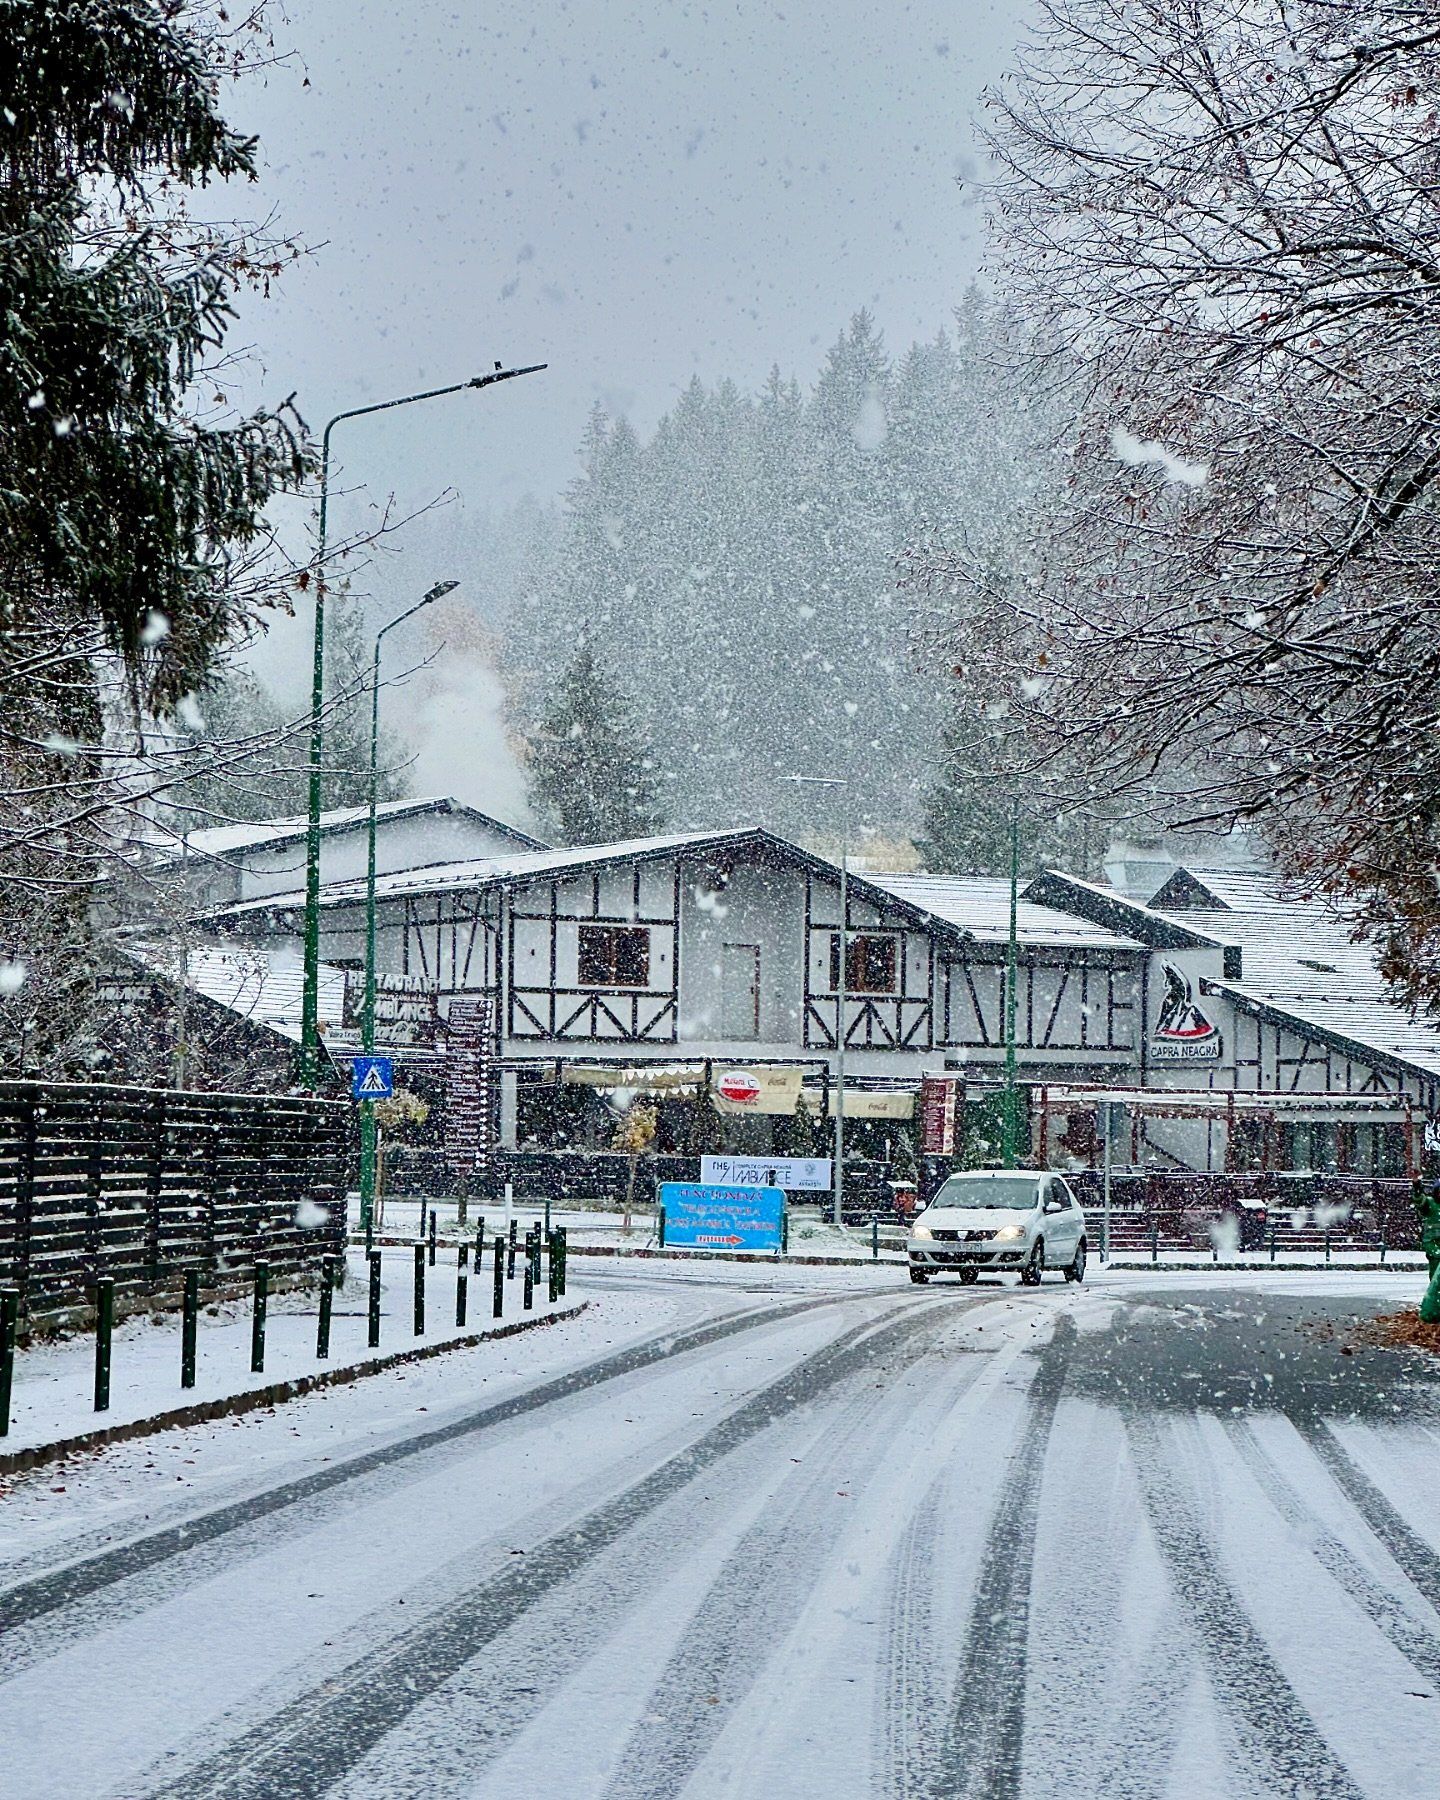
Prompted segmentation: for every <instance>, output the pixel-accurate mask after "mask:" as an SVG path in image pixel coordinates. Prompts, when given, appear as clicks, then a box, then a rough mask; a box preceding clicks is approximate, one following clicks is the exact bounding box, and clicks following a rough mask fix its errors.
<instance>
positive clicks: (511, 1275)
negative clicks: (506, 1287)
mask: <svg viewBox="0 0 1440 1800" xmlns="http://www.w3.org/2000/svg"><path fill="white" fill-rule="evenodd" d="M505 1276H506V1279H507V1280H508V1281H513V1280H514V1279H515V1221H514V1219H512V1220H511V1221H510V1244H509V1250H508V1254H507V1257H506V1265H505Z"/></svg>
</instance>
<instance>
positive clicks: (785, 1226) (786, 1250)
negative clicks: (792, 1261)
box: [780, 1206, 790, 1256]
mask: <svg viewBox="0 0 1440 1800" xmlns="http://www.w3.org/2000/svg"><path fill="white" fill-rule="evenodd" d="M780 1254H781V1255H782V1256H788V1255H789V1254H790V1208H789V1207H788V1206H782V1207H781V1208H780Z"/></svg>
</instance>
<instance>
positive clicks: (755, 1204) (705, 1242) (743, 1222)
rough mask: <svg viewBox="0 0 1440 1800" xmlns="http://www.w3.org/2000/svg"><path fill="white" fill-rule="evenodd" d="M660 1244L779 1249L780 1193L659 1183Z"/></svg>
mask: <svg viewBox="0 0 1440 1800" xmlns="http://www.w3.org/2000/svg"><path fill="white" fill-rule="evenodd" d="M660 1204H661V1205H662V1206H663V1207H664V1208H665V1242H666V1243H667V1244H682V1245H684V1244H689V1245H693V1246H694V1247H695V1248H696V1249H697V1250H778V1249H779V1248H780V1221H781V1219H782V1218H783V1217H784V1213H785V1195H784V1193H783V1192H782V1191H781V1189H779V1188H777V1187H702V1186H701V1185H700V1184H699V1183H698V1182H690V1181H666V1182H662V1183H661V1187H660Z"/></svg>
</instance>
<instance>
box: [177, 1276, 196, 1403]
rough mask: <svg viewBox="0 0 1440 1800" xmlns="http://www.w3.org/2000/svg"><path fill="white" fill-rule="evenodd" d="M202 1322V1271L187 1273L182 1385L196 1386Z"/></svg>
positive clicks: (183, 1320) (181, 1364)
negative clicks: (198, 1334)
mask: <svg viewBox="0 0 1440 1800" xmlns="http://www.w3.org/2000/svg"><path fill="white" fill-rule="evenodd" d="M199 1322H200V1271H199V1270H198V1269H187V1270H186V1271H185V1297H184V1310H183V1313H182V1315H181V1320H180V1385H181V1387H182V1388H193V1387H194V1385H195V1333H196V1328H197V1326H198V1325H199Z"/></svg>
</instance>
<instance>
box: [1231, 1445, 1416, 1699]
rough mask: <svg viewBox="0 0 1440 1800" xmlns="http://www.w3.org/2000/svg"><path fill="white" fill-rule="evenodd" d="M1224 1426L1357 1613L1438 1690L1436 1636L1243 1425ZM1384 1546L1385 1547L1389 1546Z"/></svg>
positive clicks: (1263, 1489)
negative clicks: (1304, 1496)
mask: <svg viewBox="0 0 1440 1800" xmlns="http://www.w3.org/2000/svg"><path fill="white" fill-rule="evenodd" d="M1223 1424H1224V1427H1225V1431H1226V1435H1227V1436H1228V1437H1229V1438H1230V1441H1231V1442H1232V1443H1233V1444H1234V1446H1235V1448H1236V1450H1237V1451H1238V1452H1239V1455H1240V1458H1241V1460H1242V1461H1243V1462H1244V1464H1245V1466H1246V1468H1247V1469H1248V1470H1249V1471H1250V1473H1251V1474H1252V1475H1253V1476H1254V1478H1255V1480H1256V1482H1257V1483H1258V1485H1259V1487H1260V1491H1261V1492H1262V1493H1263V1494H1264V1495H1265V1498H1266V1499H1267V1500H1268V1501H1269V1502H1270V1504H1271V1505H1272V1506H1273V1507H1274V1508H1275V1510H1276V1512H1277V1513H1279V1515H1280V1517H1281V1518H1282V1519H1284V1521H1285V1523H1286V1524H1287V1525H1289V1526H1290V1527H1291V1528H1292V1529H1293V1530H1295V1531H1297V1532H1300V1533H1302V1534H1303V1535H1304V1536H1305V1538H1306V1540H1307V1547H1308V1548H1309V1550H1310V1551H1311V1552H1312V1554H1313V1555H1314V1556H1315V1559H1316V1560H1317V1561H1318V1562H1319V1564H1320V1566H1321V1567H1322V1568H1323V1569H1324V1570H1325V1572H1326V1574H1327V1575H1329V1576H1330V1577H1331V1579H1332V1580H1333V1581H1334V1582H1335V1583H1336V1585H1337V1586H1338V1587H1340V1588H1341V1589H1343V1591H1344V1592H1345V1593H1346V1594H1347V1595H1348V1596H1349V1597H1350V1599H1352V1600H1353V1601H1354V1602H1355V1604H1356V1605H1357V1606H1358V1607H1360V1608H1361V1609H1362V1611H1363V1612H1364V1613H1365V1614H1366V1616H1367V1617H1368V1618H1369V1620H1370V1622H1371V1624H1372V1625H1374V1626H1375V1628H1376V1629H1377V1630H1378V1631H1380V1632H1381V1633H1383V1635H1384V1636H1385V1637H1387V1638H1388V1639H1389V1640H1390V1642H1391V1643H1392V1644H1393V1645H1394V1646H1395V1648H1396V1649H1397V1650H1398V1651H1399V1652H1400V1654H1401V1655H1402V1656H1403V1657H1404V1658H1405V1659H1406V1660H1407V1661H1408V1662H1409V1663H1410V1665H1411V1667H1412V1668H1413V1669H1414V1670H1415V1672H1416V1673H1417V1674H1418V1675H1421V1676H1423V1677H1424V1678H1425V1679H1426V1680H1427V1681H1430V1682H1432V1683H1434V1685H1435V1687H1436V1690H1437V1692H1440V1638H1437V1637H1436V1635H1435V1633H1434V1632H1433V1631H1428V1630H1427V1629H1426V1628H1425V1625H1424V1623H1423V1622H1422V1621H1421V1620H1420V1619H1417V1618H1416V1617H1415V1615H1414V1613H1412V1612H1411V1611H1410V1610H1409V1609H1408V1608H1407V1607H1406V1605H1405V1603H1404V1601H1403V1600H1401V1599H1400V1598H1399V1597H1398V1595H1396V1594H1393V1593H1392V1592H1391V1591H1390V1590H1389V1589H1388V1588H1387V1587H1386V1586H1385V1585H1384V1583H1383V1582H1380V1581H1377V1580H1376V1579H1375V1577H1374V1576H1373V1575H1372V1574H1371V1573H1370V1571H1369V1570H1368V1569H1367V1568H1366V1567H1365V1565H1364V1564H1363V1563H1362V1562H1361V1561H1360V1559H1359V1558H1358V1557H1357V1556H1356V1555H1355V1554H1354V1552H1353V1551H1351V1550H1350V1549H1349V1548H1348V1547H1347V1546H1346V1545H1345V1544H1344V1543H1343V1542H1342V1541H1341V1540H1340V1539H1339V1538H1337V1537H1336V1536H1335V1534H1334V1532H1333V1531H1331V1530H1330V1528H1329V1526H1328V1525H1326V1524H1325V1522H1324V1520H1323V1519H1322V1518H1321V1517H1320V1515H1319V1513H1317V1512H1316V1511H1314V1510H1313V1509H1312V1508H1311V1507H1309V1506H1307V1505H1306V1504H1305V1502H1304V1500H1303V1499H1302V1498H1301V1496H1300V1495H1299V1494H1297V1493H1296V1491H1295V1489H1294V1488H1293V1487H1292V1486H1291V1484H1290V1482H1289V1481H1288V1480H1286V1478H1285V1476H1284V1475H1282V1474H1281V1472H1280V1470H1279V1468H1278V1467H1277V1465H1276V1464H1275V1462H1274V1461H1273V1459H1272V1458H1271V1456H1270V1454H1269V1452H1268V1451H1267V1450H1266V1449H1265V1447H1264V1446H1263V1445H1262V1444H1261V1443H1260V1442H1259V1441H1258V1439H1257V1438H1256V1436H1255V1434H1254V1431H1253V1430H1252V1429H1251V1426H1250V1424H1249V1422H1248V1421H1243V1420H1240V1419H1226V1420H1224V1421H1223ZM1307 1441H1308V1438H1307ZM1347 1497H1348V1496H1347ZM1363 1516H1364V1515H1363V1514H1362V1517H1363ZM1366 1523H1367V1524H1368V1523H1369V1521H1368V1519H1367V1520H1366ZM1382 1541H1383V1540H1382ZM1385 1547H1386V1549H1387V1550H1388V1549H1389V1545H1388V1544H1387V1545H1386V1546H1385ZM1397 1560H1398V1559H1397ZM1402 1568H1403V1565H1402ZM1422 1591H1423V1590H1422Z"/></svg>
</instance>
